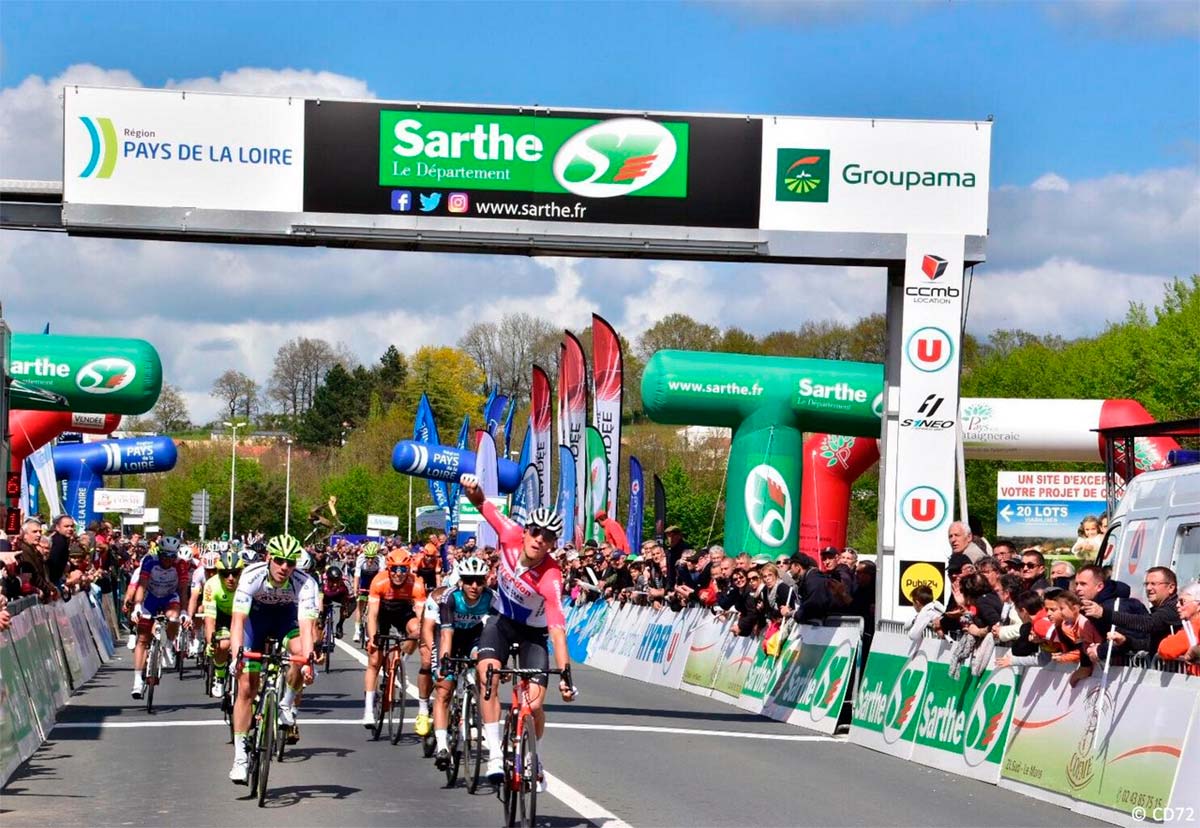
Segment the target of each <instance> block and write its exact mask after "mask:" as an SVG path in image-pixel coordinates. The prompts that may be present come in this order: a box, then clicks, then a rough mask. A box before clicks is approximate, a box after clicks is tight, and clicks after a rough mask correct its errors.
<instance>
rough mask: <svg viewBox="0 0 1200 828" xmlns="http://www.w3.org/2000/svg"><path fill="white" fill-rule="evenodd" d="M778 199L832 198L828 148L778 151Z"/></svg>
mask: <svg viewBox="0 0 1200 828" xmlns="http://www.w3.org/2000/svg"><path fill="white" fill-rule="evenodd" d="M775 158H776V164H777V169H776V173H775V175H776V178H775V200H776V201H829V150H827V149H780V150H777V151H776V155H775Z"/></svg>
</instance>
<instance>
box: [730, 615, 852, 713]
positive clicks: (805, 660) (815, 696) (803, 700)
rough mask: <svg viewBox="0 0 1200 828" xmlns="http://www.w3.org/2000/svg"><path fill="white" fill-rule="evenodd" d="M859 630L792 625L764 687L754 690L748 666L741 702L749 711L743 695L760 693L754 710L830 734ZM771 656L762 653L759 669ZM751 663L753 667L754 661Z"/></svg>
mask: <svg viewBox="0 0 1200 828" xmlns="http://www.w3.org/2000/svg"><path fill="white" fill-rule="evenodd" d="M860 635H861V631H860V629H859V628H858V627H812V626H807V625H804V626H798V627H795V628H794V629H793V631H792V632H791V634H789V636H788V638H787V639H786V640H785V642H784V644H783V647H782V648H781V651H780V655H779V658H778V659H774V661H775V664H774V666H773V669H771V672H769V673H767V679H766V683H765V684H764V685H763V687H765V689H764V690H761V691H760V690H759V689H758V687H757V686H756V685H757V683H758V679H757V677H756V675H755V672H754V670H752V671H751V678H750V679H749V680H748V681H747V687H746V688H744V689H743V691H742V699H741V704H742V706H743V707H745V708H746V709H748V710H754V709H755V708H754V706H753V705H752V704H750V703H748V700H750V699H753V698H755V696H756V693H761V696H760V698H761V702H760V705H761V706H760V707H759V709H758V710H757V711H756V712H761V713H762V714H763V715H764V716H769V717H770V718H772V719H776V720H777V721H781V722H787V723H788V724H792V725H796V726H798V727H806V728H808V729H810V730H816V731H820V732H821V733H825V734H827V735H833V733H834V731H835V730H836V729H837V723H838V716H839V715H840V714H841V712H842V705H843V703H844V702H845V699H846V693H847V692H848V691H849V689H850V686H851V684H852V683H853V679H854V670H855V664H856V660H857V657H858V647H859V642H860V640H861V639H860ZM759 652H760V653H761V649H760V651H759ZM770 661H771V659H767V658H766V657H764V661H763V662H762V664H763V667H764V669H766V668H767V666H768V664H769V662H770ZM755 666H756V669H757V668H758V664H757V663H756V665H755Z"/></svg>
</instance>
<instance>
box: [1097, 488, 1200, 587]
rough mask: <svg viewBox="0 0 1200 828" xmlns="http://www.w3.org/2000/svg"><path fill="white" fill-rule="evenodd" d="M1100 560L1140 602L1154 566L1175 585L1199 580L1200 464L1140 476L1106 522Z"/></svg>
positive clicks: (1114, 577)
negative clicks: (1166, 569) (1172, 577)
mask: <svg viewBox="0 0 1200 828" xmlns="http://www.w3.org/2000/svg"><path fill="white" fill-rule="evenodd" d="M1099 559H1100V560H1102V561H1104V563H1105V564H1106V565H1111V566H1112V567H1113V573H1112V577H1113V579H1114V580H1117V581H1124V582H1125V583H1126V584H1128V585H1129V587H1130V589H1131V590H1132V591H1133V594H1134V595H1135V596H1141V597H1143V598H1144V596H1145V591H1144V589H1143V586H1142V581H1143V580H1144V576H1145V574H1146V570H1147V569H1149V568H1150V567H1152V566H1168V567H1170V568H1171V569H1172V570H1174V572H1175V575H1176V577H1177V578H1178V579H1179V586H1180V588H1182V587H1183V586H1184V585H1185V584H1188V583H1191V582H1192V581H1196V580H1200V464H1193V465H1189V466H1177V467H1175V468H1171V469H1162V470H1160V471H1151V472H1145V473H1143V474H1139V475H1138V476H1137V477H1135V478H1134V479H1133V482H1132V483H1130V484H1129V485H1128V486H1127V487H1126V490H1125V497H1123V498H1122V499H1121V502H1120V503H1119V504H1118V505H1117V508H1116V510H1115V511H1114V512H1113V514H1112V515H1111V516H1110V517H1109V521H1108V534H1107V535H1106V536H1105V538H1104V543H1103V545H1102V546H1101V549H1100V558H1099Z"/></svg>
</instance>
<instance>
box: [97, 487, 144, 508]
mask: <svg viewBox="0 0 1200 828" xmlns="http://www.w3.org/2000/svg"><path fill="white" fill-rule="evenodd" d="M145 508H146V490H145V489H93V490H92V509H93V510H94V511H97V512H141V511H142V510H143V509H145Z"/></svg>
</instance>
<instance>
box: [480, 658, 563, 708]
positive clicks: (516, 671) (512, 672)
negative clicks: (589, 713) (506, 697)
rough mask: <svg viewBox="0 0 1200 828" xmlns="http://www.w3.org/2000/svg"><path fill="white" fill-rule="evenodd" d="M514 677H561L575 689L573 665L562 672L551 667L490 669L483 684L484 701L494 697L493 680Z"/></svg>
mask: <svg viewBox="0 0 1200 828" xmlns="http://www.w3.org/2000/svg"><path fill="white" fill-rule="evenodd" d="M504 676H513V677H519V678H533V677H534V676H561V677H562V680H563V681H565V682H566V683H567V686H568V687H570V688H571V689H572V690H574V689H575V683H574V682H572V681H571V665H570V664H568V665H567V666H566V667H564V668H562V669H561V670H557V669H551V668H549V667H488V669H487V678H486V679H484V683H483V699H484V701H487V700H489V699H491V697H492V679H493V678H495V677H504Z"/></svg>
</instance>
